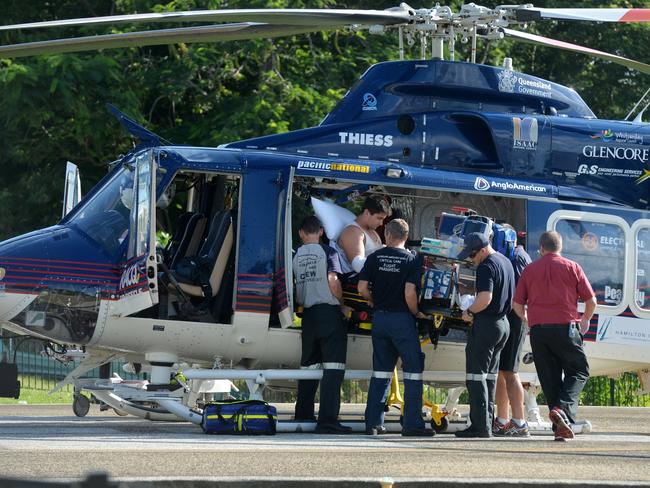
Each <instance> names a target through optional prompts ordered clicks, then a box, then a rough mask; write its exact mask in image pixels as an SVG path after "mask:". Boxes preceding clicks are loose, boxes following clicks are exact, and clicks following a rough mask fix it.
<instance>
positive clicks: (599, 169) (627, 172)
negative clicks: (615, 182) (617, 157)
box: [578, 164, 650, 184]
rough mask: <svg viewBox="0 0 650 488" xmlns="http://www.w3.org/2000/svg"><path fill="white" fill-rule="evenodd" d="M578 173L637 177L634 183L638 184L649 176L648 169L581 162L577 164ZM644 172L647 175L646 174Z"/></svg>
mask: <svg viewBox="0 0 650 488" xmlns="http://www.w3.org/2000/svg"><path fill="white" fill-rule="evenodd" d="M578 174H579V175H590V176H596V175H597V176H613V177H618V178H637V181H636V183H637V184H639V183H641V182H643V181H645V180H646V179H647V178H648V176H650V171H648V170H645V169H644V170H640V169H624V168H605V167H603V166H598V165H597V164H591V165H590V164H581V165H580V166H578ZM646 174H647V175H648V176H646Z"/></svg>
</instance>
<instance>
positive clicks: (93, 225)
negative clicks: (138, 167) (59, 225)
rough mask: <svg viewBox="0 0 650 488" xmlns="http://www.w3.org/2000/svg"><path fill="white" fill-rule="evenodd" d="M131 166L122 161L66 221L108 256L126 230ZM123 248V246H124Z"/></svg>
mask: <svg viewBox="0 0 650 488" xmlns="http://www.w3.org/2000/svg"><path fill="white" fill-rule="evenodd" d="M134 177H135V168H133V167H130V166H129V165H126V164H125V165H123V166H122V167H121V168H120V169H118V170H117V171H116V173H115V174H114V175H113V177H112V178H111V179H110V180H109V181H108V182H107V183H106V184H105V185H104V187H103V188H101V189H100V190H99V191H98V192H97V193H95V194H94V195H93V196H91V198H90V199H89V200H88V201H87V202H85V203H83V204H82V207H81V208H80V209H79V210H78V211H77V212H75V214H74V215H73V216H72V218H71V219H70V221H69V224H70V225H71V226H74V227H76V228H77V229H78V230H80V231H82V232H83V233H84V234H86V235H87V236H88V237H89V238H91V239H92V240H93V241H95V242H96V243H97V244H98V246H99V247H100V248H102V249H103V250H104V251H105V252H106V253H107V254H108V255H109V256H110V257H116V254H117V253H118V251H119V250H120V248H121V245H122V243H123V242H124V240H125V239H126V238H127V236H128V232H129V215H130V213H131V207H132V206H133V201H134V199H133V181H134ZM124 250H125V248H124Z"/></svg>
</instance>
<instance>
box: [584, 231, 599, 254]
mask: <svg viewBox="0 0 650 488" xmlns="http://www.w3.org/2000/svg"><path fill="white" fill-rule="evenodd" d="M582 247H584V248H585V249H586V250H587V251H590V252H593V251H595V250H596V249H598V236H597V235H596V234H594V233H592V232H585V233H584V235H583V236H582Z"/></svg>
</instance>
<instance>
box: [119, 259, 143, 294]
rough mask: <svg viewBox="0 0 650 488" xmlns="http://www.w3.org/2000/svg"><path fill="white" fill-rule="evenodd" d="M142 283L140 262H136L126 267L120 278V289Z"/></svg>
mask: <svg viewBox="0 0 650 488" xmlns="http://www.w3.org/2000/svg"><path fill="white" fill-rule="evenodd" d="M138 283H140V264H139V263H135V264H132V265H131V266H129V267H128V268H126V270H124V272H123V273H122V277H121V278H120V290H123V289H124V288H128V287H129V286H133V285H137V284H138Z"/></svg>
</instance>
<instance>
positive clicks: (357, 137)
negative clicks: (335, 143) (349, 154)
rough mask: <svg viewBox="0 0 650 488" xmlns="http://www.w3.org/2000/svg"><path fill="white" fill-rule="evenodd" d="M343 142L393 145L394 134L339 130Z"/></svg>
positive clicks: (356, 144) (357, 144)
mask: <svg viewBox="0 0 650 488" xmlns="http://www.w3.org/2000/svg"><path fill="white" fill-rule="evenodd" d="M339 138H340V141H339V142H340V143H341V144H353V145H355V146H383V147H390V146H392V145H393V136H391V135H384V134H365V133H363V132H339Z"/></svg>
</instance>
